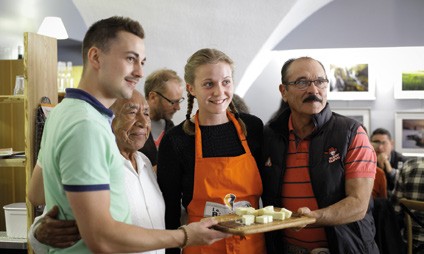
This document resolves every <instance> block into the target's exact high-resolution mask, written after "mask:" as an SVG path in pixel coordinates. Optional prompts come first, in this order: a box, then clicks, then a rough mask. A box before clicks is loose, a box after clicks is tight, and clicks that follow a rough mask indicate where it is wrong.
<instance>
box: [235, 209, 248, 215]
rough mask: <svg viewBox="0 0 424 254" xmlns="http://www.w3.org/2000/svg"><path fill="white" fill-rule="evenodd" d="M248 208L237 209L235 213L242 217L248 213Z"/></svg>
mask: <svg viewBox="0 0 424 254" xmlns="http://www.w3.org/2000/svg"><path fill="white" fill-rule="evenodd" d="M247 208H248V207H237V208H236V210H235V212H236V214H237V215H240V216H241V215H243V214H246V213H247Z"/></svg>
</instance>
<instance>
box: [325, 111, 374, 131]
mask: <svg viewBox="0 0 424 254" xmlns="http://www.w3.org/2000/svg"><path fill="white" fill-rule="evenodd" d="M331 110H332V111H333V112H336V113H338V114H340V115H344V116H347V117H349V118H352V119H354V120H356V121H358V122H360V123H362V125H363V126H364V127H365V128H366V131H367V132H368V133H369V132H370V131H371V130H370V127H371V126H370V119H371V116H370V109H368V108H354V109H341V108H334V109H333V108H332V109H331Z"/></svg>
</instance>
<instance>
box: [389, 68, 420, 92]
mask: <svg viewBox="0 0 424 254" xmlns="http://www.w3.org/2000/svg"><path fill="white" fill-rule="evenodd" d="M395 82H396V83H395V85H394V92H395V94H394V97H395V99H423V98H424V66H422V67H416V68H413V69H409V70H400V71H399V75H398V76H397V79H395Z"/></svg>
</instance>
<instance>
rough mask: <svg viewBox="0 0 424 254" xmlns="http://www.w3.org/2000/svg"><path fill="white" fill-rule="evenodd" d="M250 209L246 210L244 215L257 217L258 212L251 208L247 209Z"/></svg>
mask: <svg viewBox="0 0 424 254" xmlns="http://www.w3.org/2000/svg"><path fill="white" fill-rule="evenodd" d="M249 208H250V209H248V210H247V211H246V214H249V215H254V216H258V215H259V210H256V209H255V208H253V207H249Z"/></svg>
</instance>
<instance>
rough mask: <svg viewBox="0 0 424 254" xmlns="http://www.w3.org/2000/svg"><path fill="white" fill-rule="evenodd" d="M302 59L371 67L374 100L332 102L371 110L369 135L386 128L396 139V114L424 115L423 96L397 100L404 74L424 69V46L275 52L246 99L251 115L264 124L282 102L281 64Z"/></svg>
mask: <svg viewBox="0 0 424 254" xmlns="http://www.w3.org/2000/svg"><path fill="white" fill-rule="evenodd" d="M300 56H311V57H314V58H316V59H318V60H320V61H321V62H322V63H323V64H324V65H325V66H326V67H327V66H328V65H329V64H331V63H343V62H354V63H358V64H361V63H368V64H369V80H370V87H373V84H374V89H375V99H374V100H362V98H361V97H360V98H353V97H351V98H350V99H351V100H330V101H329V103H330V106H331V107H332V108H338V109H369V110H370V117H371V119H370V130H368V131H370V132H371V131H373V130H374V129H376V128H378V127H383V128H386V129H388V130H389V131H390V132H391V133H392V135H393V136H394V137H395V113H396V112H405V111H414V112H423V114H424V96H422V94H418V93H417V94H418V96H419V98H420V99H395V89H399V87H400V86H401V73H402V71H405V70H411V69H416V70H424V61H423V59H424V47H402V48H357V49H316V50H291V51H278V52H275V54H274V57H273V58H272V59H271V60H270V62H269V64H268V65H267V67H266V68H265V70H264V72H263V73H262V74H261V76H260V77H259V78H258V79H257V80H256V81H255V82H254V84H253V86H252V87H251V89H250V90H249V91H248V92H247V94H246V96H245V100H246V102H247V104H248V105H249V107H250V109H251V111H252V113H253V114H254V115H257V116H258V117H260V118H261V119H262V120H263V121H264V122H266V121H268V120H269V118H270V116H271V115H272V113H274V112H275V111H276V109H277V108H278V106H279V102H280V100H281V95H280V93H279V91H278V85H279V84H280V83H281V81H280V79H281V76H280V71H281V67H282V65H283V64H284V62H285V61H286V60H288V59H290V58H293V57H300ZM327 73H328V71H327ZM371 93H372V91H371ZM335 97H336V98H337V97H340V96H337V95H336V96H335Z"/></svg>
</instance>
